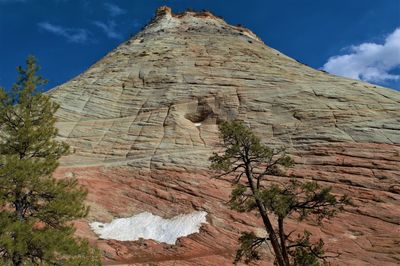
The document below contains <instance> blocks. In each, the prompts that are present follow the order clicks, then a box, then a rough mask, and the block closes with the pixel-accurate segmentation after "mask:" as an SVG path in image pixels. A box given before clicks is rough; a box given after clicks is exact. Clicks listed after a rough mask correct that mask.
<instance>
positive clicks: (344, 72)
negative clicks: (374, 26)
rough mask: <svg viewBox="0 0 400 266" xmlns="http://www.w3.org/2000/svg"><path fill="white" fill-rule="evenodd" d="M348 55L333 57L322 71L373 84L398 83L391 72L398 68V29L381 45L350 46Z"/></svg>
mask: <svg viewBox="0 0 400 266" xmlns="http://www.w3.org/2000/svg"><path fill="white" fill-rule="evenodd" d="M348 51H349V52H348V53H347V54H344V55H338V56H333V57H330V58H329V59H328V61H327V62H326V63H325V65H324V66H323V69H324V70H326V71H328V72H330V73H332V74H336V75H339V76H344V77H349V78H353V79H360V80H365V81H368V82H374V83H385V82H389V81H400V75H396V74H393V73H391V71H393V70H395V69H397V68H399V67H400V27H399V28H397V29H396V30H394V31H393V32H392V33H391V34H389V35H388V36H387V37H386V39H385V41H384V43H383V44H378V43H362V44H360V45H356V46H351V47H350V48H349V49H348Z"/></svg>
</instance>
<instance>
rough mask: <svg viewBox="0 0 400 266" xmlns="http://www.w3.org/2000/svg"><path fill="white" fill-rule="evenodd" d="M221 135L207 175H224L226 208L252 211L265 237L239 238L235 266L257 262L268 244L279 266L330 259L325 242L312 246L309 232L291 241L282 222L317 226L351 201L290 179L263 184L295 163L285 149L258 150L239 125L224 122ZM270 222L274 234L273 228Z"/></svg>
mask: <svg viewBox="0 0 400 266" xmlns="http://www.w3.org/2000/svg"><path fill="white" fill-rule="evenodd" d="M220 135H221V138H222V140H223V144H224V147H225V150H224V152H223V153H222V154H217V153H214V155H213V156H212V157H210V161H211V169H213V170H217V171H220V172H222V173H221V174H220V175H219V177H221V176H226V175H227V176H231V177H232V183H233V185H234V189H233V190H232V193H231V198H230V201H229V204H230V207H231V208H232V209H234V210H237V211H239V212H251V211H256V212H257V213H258V214H259V215H260V216H261V218H262V221H263V223H264V226H265V229H266V231H267V234H268V235H267V237H259V236H256V235H255V234H254V233H252V232H243V233H242V236H241V237H240V239H239V241H240V248H239V249H238V251H237V255H236V258H235V262H238V261H240V260H242V259H244V260H245V262H250V261H252V260H259V259H261V256H260V253H259V249H260V248H261V247H262V246H263V245H268V244H271V246H272V250H273V253H274V255H275V263H276V264H277V265H279V266H288V265H304V266H310V265H320V264H321V263H324V262H325V261H326V259H327V258H328V257H329V256H326V255H324V250H323V246H324V242H323V241H322V240H321V239H320V240H319V241H318V242H316V243H313V242H312V241H311V240H310V237H311V233H309V232H307V231H305V232H303V233H298V235H297V238H293V237H291V235H292V233H294V232H290V233H287V232H286V230H285V219H287V218H288V217H291V218H295V219H298V220H304V219H314V220H316V221H317V222H319V223H321V222H322V220H323V219H325V218H330V217H332V216H334V215H335V214H336V213H337V211H340V210H341V209H342V208H343V206H344V205H345V204H348V203H349V199H348V198H347V197H346V196H343V197H337V196H335V195H333V194H332V193H331V188H330V187H322V186H320V185H319V184H317V183H316V182H301V181H298V180H295V179H293V180H291V181H290V182H283V181H284V180H282V182H281V183H277V182H275V183H273V182H268V181H267V180H265V178H266V177H267V176H268V175H274V176H280V175H282V174H283V169H284V168H287V167H291V166H292V165H293V164H294V162H293V160H292V158H291V157H290V156H288V155H286V153H285V150H284V149H271V148H269V147H267V146H266V145H264V144H262V143H261V141H260V139H259V138H258V137H257V136H256V135H255V134H254V133H253V132H252V131H251V130H250V129H249V128H248V127H246V126H245V125H244V124H243V123H241V122H238V121H233V122H224V123H223V124H221V126H220ZM273 219H274V221H275V222H276V223H275V224H277V226H276V227H277V228H274V226H273V223H272V221H273Z"/></svg>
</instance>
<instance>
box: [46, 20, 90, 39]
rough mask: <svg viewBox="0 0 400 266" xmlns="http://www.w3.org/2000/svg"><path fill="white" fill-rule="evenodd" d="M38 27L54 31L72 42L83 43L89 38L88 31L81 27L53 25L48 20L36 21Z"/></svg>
mask: <svg viewBox="0 0 400 266" xmlns="http://www.w3.org/2000/svg"><path fill="white" fill-rule="evenodd" d="M38 26H39V28H41V29H43V30H45V31H48V32H51V33H54V34H56V35H59V36H62V37H64V38H66V39H67V41H69V42H73V43H84V42H87V41H88V40H89V31H88V30H86V29H81V28H76V29H72V28H65V27H62V26H58V25H54V24H51V23H49V22H40V23H38Z"/></svg>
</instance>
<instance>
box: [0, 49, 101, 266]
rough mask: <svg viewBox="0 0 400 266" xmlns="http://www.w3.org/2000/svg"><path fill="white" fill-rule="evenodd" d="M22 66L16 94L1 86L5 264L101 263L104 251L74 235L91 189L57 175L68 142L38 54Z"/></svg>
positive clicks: (0, 221) (1, 247) (0, 249)
mask: <svg viewBox="0 0 400 266" xmlns="http://www.w3.org/2000/svg"><path fill="white" fill-rule="evenodd" d="M26 63H27V67H26V69H23V68H22V67H18V72H19V77H18V80H17V82H16V83H15V85H14V86H13V88H12V90H11V91H10V92H7V91H5V90H4V89H2V88H0V210H1V212H0V264H1V265H100V260H99V255H98V252H97V251H96V250H95V249H93V248H91V247H90V246H89V244H88V243H87V241H86V240H83V239H80V238H77V237H74V236H73V233H74V231H75V229H74V227H73V225H72V224H71V221H73V220H75V219H79V218H82V217H85V216H86V215H87V212H88V208H87V207H86V206H85V205H84V203H83V201H84V199H85V197H86V194H87V192H86V190H85V189H83V188H81V187H80V186H79V185H78V183H77V181H76V180H75V179H61V180H57V179H55V178H53V176H52V174H53V172H54V171H55V169H56V168H57V166H58V160H59V159H60V157H61V156H62V155H66V154H67V153H68V146H67V145H66V144H65V143H63V142H61V141H58V140H56V139H55V138H56V136H57V129H56V128H55V122H56V119H55V117H54V113H55V112H56V111H57V109H58V105H57V104H56V103H53V102H52V101H51V100H50V98H49V96H47V95H45V94H43V93H41V92H39V91H38V89H37V87H38V86H41V85H43V84H45V83H46V81H45V80H44V79H43V78H41V77H40V76H37V75H36V73H37V71H38V70H39V67H38V66H37V65H36V61H35V58H34V57H32V56H30V57H28V59H27V62H26Z"/></svg>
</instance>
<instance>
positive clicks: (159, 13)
mask: <svg viewBox="0 0 400 266" xmlns="http://www.w3.org/2000/svg"><path fill="white" fill-rule="evenodd" d="M171 15H172V11H171V8H170V7H168V6H160V7H159V8H157V10H156V18H159V17H164V16H171Z"/></svg>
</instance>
